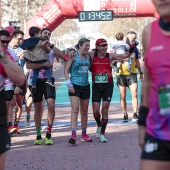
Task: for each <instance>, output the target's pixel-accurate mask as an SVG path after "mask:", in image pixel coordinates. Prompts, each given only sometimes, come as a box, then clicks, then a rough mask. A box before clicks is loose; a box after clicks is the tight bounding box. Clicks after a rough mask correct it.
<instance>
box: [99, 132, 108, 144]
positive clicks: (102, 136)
mask: <svg viewBox="0 0 170 170" xmlns="http://www.w3.org/2000/svg"><path fill="white" fill-rule="evenodd" d="M107 141H108V140H107V139H106V138H105V136H104V135H102V134H101V135H100V142H101V143H105V142H107Z"/></svg>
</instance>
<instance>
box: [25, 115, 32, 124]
mask: <svg viewBox="0 0 170 170" xmlns="http://www.w3.org/2000/svg"><path fill="white" fill-rule="evenodd" d="M30 118H31V115H29V117H27V115H26V119H25V126H30V124H31V121H30Z"/></svg>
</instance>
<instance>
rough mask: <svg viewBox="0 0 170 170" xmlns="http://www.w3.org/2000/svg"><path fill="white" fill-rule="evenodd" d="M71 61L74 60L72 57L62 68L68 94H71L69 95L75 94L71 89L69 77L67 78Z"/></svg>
mask: <svg viewBox="0 0 170 170" xmlns="http://www.w3.org/2000/svg"><path fill="white" fill-rule="evenodd" d="M73 60H74V58H73V57H72V58H69V59H68V61H67V62H66V66H65V68H64V76H65V79H66V83H67V87H68V90H69V92H71V93H74V92H75V90H74V88H73V84H72V82H71V81H70V76H69V70H70V67H71V64H72V62H73Z"/></svg>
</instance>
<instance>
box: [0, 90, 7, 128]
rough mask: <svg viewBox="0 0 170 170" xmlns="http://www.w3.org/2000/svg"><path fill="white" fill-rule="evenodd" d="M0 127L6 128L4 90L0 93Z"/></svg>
mask: <svg viewBox="0 0 170 170" xmlns="http://www.w3.org/2000/svg"><path fill="white" fill-rule="evenodd" d="M0 127H4V128H7V113H6V103H5V91H4V90H2V91H1V92H0Z"/></svg>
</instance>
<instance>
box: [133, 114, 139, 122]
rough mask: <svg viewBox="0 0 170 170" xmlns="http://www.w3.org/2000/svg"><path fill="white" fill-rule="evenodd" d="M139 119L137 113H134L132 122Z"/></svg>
mask: <svg viewBox="0 0 170 170" xmlns="http://www.w3.org/2000/svg"><path fill="white" fill-rule="evenodd" d="M138 118H139V116H138V115H137V113H134V114H133V118H132V121H138Z"/></svg>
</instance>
